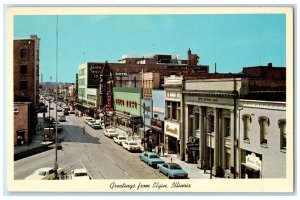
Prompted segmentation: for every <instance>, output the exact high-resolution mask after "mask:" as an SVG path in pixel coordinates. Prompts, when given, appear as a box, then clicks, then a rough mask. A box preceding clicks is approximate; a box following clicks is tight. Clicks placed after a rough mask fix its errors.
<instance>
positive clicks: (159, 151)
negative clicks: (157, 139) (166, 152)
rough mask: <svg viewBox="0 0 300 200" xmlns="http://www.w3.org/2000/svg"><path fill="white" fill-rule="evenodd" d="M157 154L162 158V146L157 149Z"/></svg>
mask: <svg viewBox="0 0 300 200" xmlns="http://www.w3.org/2000/svg"><path fill="white" fill-rule="evenodd" d="M157 153H158V155H159V156H160V153H161V149H160V146H158V147H157Z"/></svg>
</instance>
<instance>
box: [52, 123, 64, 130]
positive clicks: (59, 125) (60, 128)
mask: <svg viewBox="0 0 300 200" xmlns="http://www.w3.org/2000/svg"><path fill="white" fill-rule="evenodd" d="M52 124H53V128H55V126H56V124H57V132H62V130H63V127H62V125H61V124H60V123H59V122H53V123H52Z"/></svg>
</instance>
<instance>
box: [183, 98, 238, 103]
mask: <svg viewBox="0 0 300 200" xmlns="http://www.w3.org/2000/svg"><path fill="white" fill-rule="evenodd" d="M186 101H187V104H188V102H199V103H205V104H218V105H233V103H234V99H233V98H216V97H195V96H186Z"/></svg>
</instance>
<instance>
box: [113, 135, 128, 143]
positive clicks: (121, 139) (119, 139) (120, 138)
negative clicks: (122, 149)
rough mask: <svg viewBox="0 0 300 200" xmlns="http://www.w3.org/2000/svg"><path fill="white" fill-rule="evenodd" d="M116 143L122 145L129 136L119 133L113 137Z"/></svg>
mask: <svg viewBox="0 0 300 200" xmlns="http://www.w3.org/2000/svg"><path fill="white" fill-rule="evenodd" d="M113 139H114V141H115V143H117V144H119V145H122V143H123V142H125V141H127V138H126V136H125V135H118V136H116V137H113Z"/></svg>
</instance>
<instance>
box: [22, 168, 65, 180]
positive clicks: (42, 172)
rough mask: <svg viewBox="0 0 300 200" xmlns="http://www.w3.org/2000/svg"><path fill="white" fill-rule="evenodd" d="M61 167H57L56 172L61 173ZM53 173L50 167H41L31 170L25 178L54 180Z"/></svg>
mask: <svg viewBox="0 0 300 200" xmlns="http://www.w3.org/2000/svg"><path fill="white" fill-rule="evenodd" d="M62 171H63V169H62V168H58V170H57V173H58V174H59V173H62ZM54 179H55V173H54V169H53V168H51V167H43V168H40V169H38V170H36V171H34V172H33V174H31V175H30V176H27V177H26V178H25V180H54Z"/></svg>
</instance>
